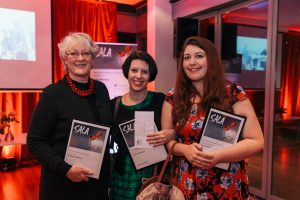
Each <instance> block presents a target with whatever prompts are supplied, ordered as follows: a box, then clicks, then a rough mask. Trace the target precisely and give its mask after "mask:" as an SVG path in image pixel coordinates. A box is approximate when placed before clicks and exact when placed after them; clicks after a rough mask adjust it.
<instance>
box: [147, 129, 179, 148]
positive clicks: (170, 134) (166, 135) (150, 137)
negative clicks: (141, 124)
mask: <svg viewBox="0 0 300 200" xmlns="http://www.w3.org/2000/svg"><path fill="white" fill-rule="evenodd" d="M175 137H176V136H175V131H174V130H173V129H168V130H162V131H158V132H153V133H148V134H147V142H148V143H149V144H150V145H153V146H154V147H155V146H159V145H163V144H165V143H167V142H169V141H170V140H172V139H175Z"/></svg>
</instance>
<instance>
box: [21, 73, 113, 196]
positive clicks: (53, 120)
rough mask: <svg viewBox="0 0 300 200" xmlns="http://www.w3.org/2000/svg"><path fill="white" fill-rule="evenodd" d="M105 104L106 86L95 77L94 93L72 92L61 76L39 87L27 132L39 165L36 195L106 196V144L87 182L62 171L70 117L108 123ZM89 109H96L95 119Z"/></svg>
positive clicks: (110, 118)
mask: <svg viewBox="0 0 300 200" xmlns="http://www.w3.org/2000/svg"><path fill="white" fill-rule="evenodd" d="M91 98H92V101H93V103H92V104H91V103H90V102H91ZM91 105H94V106H91ZM109 105H110V99H109V94H108V91H107V88H106V86H105V85H104V84H103V83H101V82H99V81H95V90H94V93H93V94H92V95H90V96H89V97H80V96H79V95H77V94H76V93H74V92H73V91H72V90H71V88H70V86H69V85H68V83H67V81H66V79H65V78H64V79H63V80H61V81H59V82H57V83H56V84H51V85H49V86H48V87H46V88H45V89H44V90H43V93H42V95H41V99H40V101H39V103H38V105H37V106H36V108H35V111H34V112H33V115H32V118H31V122H30V125H29V129H28V136H27V144H28V149H29V150H30V152H31V153H32V154H33V155H34V156H35V157H36V158H37V159H38V160H39V161H40V162H41V165H42V173H41V179H40V199H43V200H44V199H105V198H106V197H107V190H108V182H109V168H110V163H109V162H110V160H109V152H108V149H109V147H108V146H109V145H106V147H107V148H106V152H105V156H104V160H103V165H102V168H101V173H100V178H99V180H97V179H92V178H90V180H89V182H81V183H74V182H72V181H70V180H69V179H68V178H67V177H66V173H67V172H68V170H69V169H70V168H71V166H70V165H69V164H67V163H66V162H64V156H65V152H66V147H67V143H68V138H69V133H70V129H71V124H72V120H73V119H78V120H82V121H87V122H92V123H98V124H103V125H111V124H112V113H111V110H110V106H109ZM93 107H95V108H93ZM93 109H95V110H96V112H97V111H98V112H97V113H98V117H97V119H96V117H95V114H94V113H95V110H93Z"/></svg>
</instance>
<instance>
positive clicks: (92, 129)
mask: <svg viewBox="0 0 300 200" xmlns="http://www.w3.org/2000/svg"><path fill="white" fill-rule="evenodd" d="M109 130H110V127H107V126H102V125H98V124H92V123H89V122H84V121H80V120H76V119H73V121H72V126H71V130H70V136H69V141H68V146H67V151H66V155H65V161H66V162H67V163H68V164H70V165H75V164H76V165H79V166H81V167H83V168H86V169H89V170H91V171H92V172H93V174H92V175H90V177H92V178H95V179H99V174H100V171H101V166H102V162H103V157H104V153H105V147H106V143H107V139H108V135H109Z"/></svg>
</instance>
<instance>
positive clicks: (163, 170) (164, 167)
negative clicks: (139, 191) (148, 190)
mask: <svg viewBox="0 0 300 200" xmlns="http://www.w3.org/2000/svg"><path fill="white" fill-rule="evenodd" d="M176 144H177V142H174V143H173V144H172V147H171V149H170V151H169V153H168V156H167V158H166V160H165V162H164V165H163V167H162V169H161V171H160V173H159V177H158V180H157V182H158V183H160V182H161V179H162V177H163V176H164V173H165V171H166V168H167V165H168V162H169V160H170V158H171V156H172V153H173V149H174V147H175V145H176Z"/></svg>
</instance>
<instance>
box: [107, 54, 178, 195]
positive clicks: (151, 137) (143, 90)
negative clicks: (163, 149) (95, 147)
mask: <svg viewBox="0 0 300 200" xmlns="http://www.w3.org/2000/svg"><path fill="white" fill-rule="evenodd" d="M122 69H123V74H124V76H125V78H127V80H128V83H129V91H128V92H127V93H126V94H124V95H123V96H122V97H121V100H120V102H119V109H118V112H117V115H116V119H115V130H116V133H115V134H116V135H115V137H114V142H115V143H117V145H118V152H117V157H116V159H115V163H114V166H113V170H112V176H111V188H110V195H109V196H110V199H112V200H114V199H116V200H118V199H122V200H126V199H128V200H132V199H135V198H136V195H137V193H138V191H139V189H140V188H141V185H142V178H149V177H151V176H152V174H153V165H152V166H149V167H145V168H142V169H140V170H136V169H135V166H134V163H133V161H132V159H131V157H130V153H129V151H128V148H127V146H126V143H125V141H124V139H123V136H122V133H121V131H120V129H119V124H124V123H127V122H130V121H132V120H134V112H135V111H153V112H154V121H155V124H156V126H157V129H158V130H161V123H160V119H161V109H162V104H163V102H164V99H165V95H164V94H163V93H158V92H151V91H147V84H148V83H149V82H151V81H154V80H155V78H156V75H157V66H156V63H155V61H154V60H153V58H152V57H151V56H150V55H149V54H148V53H147V52H144V51H135V52H133V53H132V54H130V55H129V56H128V57H127V59H126V60H125V62H124V64H123V66H122ZM115 103H116V98H115V99H113V100H112V105H113V107H114V106H115ZM172 131H173V130H172ZM172 131H170V132H169V131H168V130H165V131H158V132H154V133H150V134H148V138H147V139H148V142H149V144H152V145H154V146H157V145H162V144H165V143H166V142H168V141H170V140H171V139H174V135H175V134H174V133H173V132H172Z"/></svg>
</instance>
